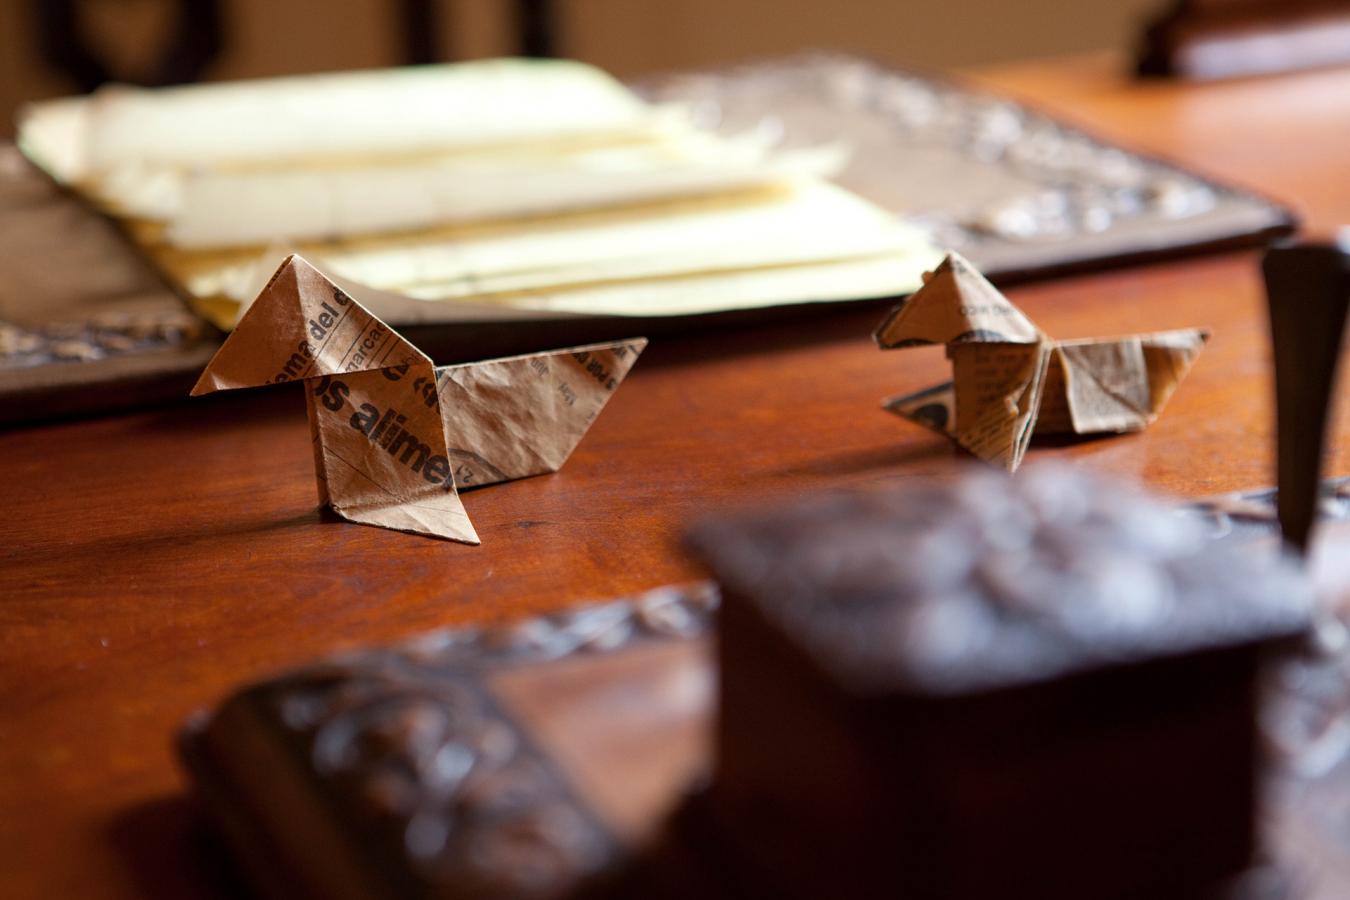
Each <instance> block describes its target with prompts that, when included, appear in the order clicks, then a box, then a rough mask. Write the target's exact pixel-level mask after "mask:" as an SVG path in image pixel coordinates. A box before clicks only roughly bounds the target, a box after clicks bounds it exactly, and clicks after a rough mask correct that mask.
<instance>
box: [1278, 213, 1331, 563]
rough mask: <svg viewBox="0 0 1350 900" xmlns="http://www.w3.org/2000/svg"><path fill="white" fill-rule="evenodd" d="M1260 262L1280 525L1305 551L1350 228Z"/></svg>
mask: <svg viewBox="0 0 1350 900" xmlns="http://www.w3.org/2000/svg"><path fill="white" fill-rule="evenodd" d="M1261 268H1262V271H1263V273H1264V274H1265V279H1266V299H1267V303H1268V305H1269V308H1270V335H1271V344H1272V346H1273V349H1274V358H1275V409H1276V435H1277V442H1278V462H1277V468H1276V483H1277V484H1278V485H1279V505H1278V512H1279V520H1280V530H1281V531H1282V532H1283V533H1284V539H1285V541H1286V542H1287V543H1289V544H1290V545H1291V546H1293V547H1294V548H1296V549H1297V550H1298V551H1299V552H1300V553H1304V554H1306V553H1307V550H1308V543H1309V538H1310V535H1311V532H1312V527H1313V521H1314V519H1315V518H1316V515H1317V505H1318V494H1319V485H1320V483H1321V475H1322V450H1323V446H1324V444H1325V442H1326V429H1327V418H1328V413H1329V411H1330V408H1331V398H1332V394H1333V392H1334V390H1335V386H1336V364H1337V360H1338V359H1339V357H1340V352H1341V338H1342V335H1343V333H1344V331H1345V318H1346V310H1347V308H1350V230H1344V231H1342V233H1341V238H1340V240H1339V241H1338V242H1337V243H1336V244H1289V245H1284V246H1277V247H1273V248H1271V249H1270V250H1269V251H1268V252H1267V253H1266V257H1265V259H1264V260H1263V262H1262V265H1261Z"/></svg>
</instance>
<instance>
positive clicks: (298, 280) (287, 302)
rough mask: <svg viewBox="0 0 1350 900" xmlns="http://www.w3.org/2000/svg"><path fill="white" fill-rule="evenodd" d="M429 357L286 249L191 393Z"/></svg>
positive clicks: (402, 365) (397, 364)
mask: <svg viewBox="0 0 1350 900" xmlns="http://www.w3.org/2000/svg"><path fill="white" fill-rule="evenodd" d="M419 363H421V364H424V365H427V366H430V365H431V360H430V359H428V358H427V356H426V355H425V354H423V353H422V352H421V351H420V350H418V349H417V348H416V347H414V346H413V345H412V344H409V343H408V342H407V341H406V340H404V339H403V338H402V337H400V336H399V335H397V334H396V333H394V331H393V330H391V329H390V328H389V326H387V325H385V324H384V323H383V322H381V321H380V320H379V319H377V318H376V317H375V316H374V315H372V314H371V313H370V312H369V311H368V310H367V309H365V307H363V306H361V304H360V303H358V302H356V301H355V300H353V299H352V298H351V297H350V296H348V295H347V294H346V293H344V292H343V291H342V290H341V289H340V288H339V287H337V286H336V285H335V284H333V283H332V282H331V281H329V280H328V279H327V278H325V277H324V276H323V274H322V273H321V272H319V270H318V269H315V268H314V267H313V266H312V265H310V264H309V263H308V262H306V261H305V260H304V259H302V258H301V257H299V256H289V257H287V258H286V260H285V262H283V263H282V264H281V266H280V267H279V268H278V269H277V271H276V273H275V274H274V275H273V276H272V279H271V281H269V282H268V283H267V286H266V287H264V288H263V289H262V291H261V292H260V293H259V294H258V297H257V299H255V300H254V301H253V304H252V305H251V306H249V308H248V312H246V313H245V314H244V316H243V318H242V319H240V320H239V324H238V325H236V326H235V328H234V331H233V332H231V334H230V336H229V337H228V338H227V339H226V340H225V343H224V344H223V345H222V346H221V348H220V350H218V351H217V352H216V355H215V356H214V357H212V359H211V362H210V363H209V364H208V365H207V367H206V370H205V371H203V372H202V375H201V378H199V379H198V380H197V384H196V386H195V387H193V389H192V394H193V395H194V396H196V395H198V394H208V393H211V392H212V391H222V390H231V389H233V388H247V387H258V386H261V385H266V384H280V383H283V382H287V381H299V380H302V379H305V378H313V377H316V376H323V375H338V374H349V373H352V372H366V371H370V370H373V369H391V368H402V369H404V370H406V369H407V367H409V366H412V365H417V364H419Z"/></svg>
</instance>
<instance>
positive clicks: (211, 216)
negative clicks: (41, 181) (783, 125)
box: [20, 60, 938, 328]
mask: <svg viewBox="0 0 1350 900" xmlns="http://www.w3.org/2000/svg"><path fill="white" fill-rule="evenodd" d="M20 145H21V147H22V148H23V150H24V152H25V153H27V154H28V155H29V157H30V158H32V159H34V160H35V161H36V162H38V163H39V164H40V165H42V166H43V167H44V168H46V169H47V171H49V172H50V173H51V174H52V175H53V176H54V177H56V178H57V179H58V180H59V181H61V182H63V183H65V184H67V185H70V186H71V187H72V188H74V189H75V190H77V191H78V192H80V193H81V194H82V195H83V196H84V197H86V198H87V199H88V200H89V201H90V202H91V203H93V204H95V205H96V206H98V207H99V208H100V209H102V210H104V211H105V212H107V213H109V214H110V215H112V216H114V217H115V218H117V219H118V220H119V221H120V222H121V223H122V224H123V225H124V226H125V227H126V229H127V230H128V232H129V233H130V234H131V235H132V237H133V238H134V239H135V241H136V242H137V243H138V244H139V246H140V247H141V248H142V249H143V250H144V252H145V253H147V254H148V255H149V256H150V258H151V259H153V260H154V261H155V262H156V264H157V265H158V266H159V267H160V269H161V270H162V271H163V272H164V273H166V274H167V275H168V276H169V277H170V279H171V280H172V281H174V282H175V283H176V284H177V285H178V286H179V287H180V288H182V290H183V291H184V292H185V293H186V294H187V295H188V296H189V297H190V298H191V299H192V301H193V303H194V306H195V307H196V308H197V309H198V311H199V312H201V313H203V314H204V315H206V316H207V317H208V318H210V319H211V320H212V321H214V322H215V323H216V324H218V325H221V326H222V327H227V328H228V327H231V326H232V325H233V324H234V323H235V322H236V321H237V320H238V318H239V316H240V315H241V314H242V311H243V309H244V308H245V307H246V306H247V303H248V301H249V300H250V299H251V298H252V297H253V296H254V295H255V294H256V293H257V291H258V290H259V288H260V287H261V286H262V285H263V284H264V283H265V282H266V281H267V278H268V276H269V275H270V274H271V272H272V271H274V270H275V268H276V266H277V265H279V264H280V262H281V261H282V260H284V259H285V258H286V257H287V256H288V255H289V254H290V253H292V252H302V253H304V255H305V256H306V257H307V258H309V259H311V260H313V261H314V262H315V263H316V264H318V265H321V266H322V268H323V269H324V271H325V272H326V273H329V274H330V275H332V276H334V277H335V278H337V279H338V280H340V281H341V283H342V284H343V286H344V288H345V289H347V290H348V291H350V292H351V294H352V296H354V297H356V298H357V299H359V300H361V301H362V302H363V303H365V304H366V305H368V306H369V307H370V308H371V309H372V311H374V312H377V313H379V314H380V315H381V316H382V317H384V318H386V319H387V320H388V321H391V322H396V323H400V324H403V323H413V322H462V321H471V320H481V319H485V318H486V319H493V320H511V319H530V318H539V317H541V316H543V317H555V318H556V317H567V316H576V315H622V316H654V315H659V316H668V315H686V314H697V313H705V312H715V311H722V310H727V309H742V308H747V307H756V306H766V305H779V304H788V303H800V302H810V301H830V300H855V299H863V298H868V297H885V296H894V295H899V294H904V293H907V292H909V291H910V290H913V289H914V288H915V287H917V286H918V284H919V274H920V273H921V272H922V271H923V269H924V268H927V267H931V266H932V265H933V264H935V263H936V262H937V258H938V256H937V254H936V251H934V249H933V248H932V247H931V245H930V244H929V243H928V241H927V239H926V237H925V235H924V233H923V232H921V231H920V230H918V229H916V228H914V227H912V226H909V225H907V224H905V223H903V222H901V221H899V220H897V219H896V218H895V217H894V216H893V215H892V214H889V213H887V212H885V211H882V210H881V209H879V208H877V207H875V206H873V205H872V204H870V203H868V202H867V201H864V200H862V199H861V198H859V197H857V196H856V195H853V194H851V193H849V192H847V191H845V190H844V189H842V188H839V187H836V186H834V185H832V184H829V183H828V182H827V181H826V180H825V178H826V177H828V176H829V175H830V174H832V173H833V172H835V171H837V170H838V169H839V167H840V166H841V165H843V163H844V162H845V161H846V159H847V155H848V148H847V147H844V146H837V145H833V144H825V145H821V146H816V147H806V148H797V149H792V150H781V149H776V148H775V147H774V146H772V143H771V142H768V141H766V140H765V139H763V138H762V137H761V136H757V135H755V134H753V133H752V134H747V135H743V136H739V137H724V136H716V135H713V134H711V133H709V132H706V131H703V130H701V129H699V128H697V127H695V125H694V124H693V120H692V117H691V116H690V115H689V114H688V112H687V111H685V110H681V109H678V108H671V107H657V106H653V105H651V104H648V103H646V102H644V101H642V100H641V99H639V98H638V97H637V96H636V95H634V94H633V93H632V92H630V91H629V90H628V89H627V88H626V87H624V86H623V85H621V84H620V83H618V82H617V81H615V80H614V79H612V78H610V77H609V76H608V75H606V74H604V73H603V72H600V71H599V70H597V69H594V68H591V67H589V66H585V65H582V64H580V63H575V62H568V61H561V60H494V61H486V62H474V63H458V64H452V65H444V66H427V67H420V68H414V69H400V70H387V71H377V72H358V73H343V74H334V75H318V76H303V77H294V78H282V79H269V80H261V81H252V82H236V83H228V84H208V85H193V86H188V87H179V88H169V89H158V90H145V89H133V88H125V87H118V88H114V89H107V90H103V91H100V92H98V93H96V94H94V95H92V96H91V97H88V98H71V99H67V100H60V101H52V102H48V103H41V104H35V105H33V106H31V107H29V109H28V110H27V111H26V112H25V114H24V115H23V117H22V121H21V127H20Z"/></svg>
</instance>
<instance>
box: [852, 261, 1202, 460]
mask: <svg viewBox="0 0 1350 900" xmlns="http://www.w3.org/2000/svg"><path fill="white" fill-rule="evenodd" d="M875 336H876V341H877V344H878V345H880V347H881V348H882V349H883V350H890V349H898V348H903V347H914V346H919V345H924V344H946V345H947V357H948V358H949V359H950V360H951V361H952V380H951V381H949V382H947V383H945V384H939V385H936V386H934V387H931V388H928V389H927V390H923V391H919V392H918V393H916V394H908V395H904V396H898V397H892V398H890V399H889V400H887V401H885V404H884V405H885V407H886V408H887V409H889V410H890V411H891V412H893V413H895V414H897V415H899V416H902V417H904V418H907V419H910V420H912V421H915V422H918V423H919V424H921V425H926V426H928V427H929V428H932V429H934V430H936V431H938V432H941V433H943V434H946V435H947V436H949V437H951V438H952V439H953V440H955V441H956V442H957V443H958V444H960V445H961V446H962V447H965V448H966V449H967V450H969V451H970V452H971V453H973V454H975V455H976V456H978V457H980V458H981V459H983V460H985V461H987V462H990V463H993V464H995V465H998V466H1002V467H1004V468H1006V469H1007V470H1008V471H1010V472H1011V471H1014V470H1016V469H1017V467H1018V465H1020V464H1021V462H1022V456H1023V454H1025V453H1026V449H1027V444H1028V442H1029V441H1030V440H1031V435H1032V433H1033V432H1038V433H1041V434H1054V433H1060V434H1064V433H1068V434H1092V433H1097V432H1123V431H1139V430H1140V429H1142V428H1144V427H1145V426H1147V425H1149V424H1150V423H1151V422H1153V420H1154V419H1156V418H1157V417H1158V414H1159V413H1160V412H1161V411H1162V408H1163V405H1164V404H1165V403H1167V400H1168V398H1169V397H1171V396H1172V392H1173V391H1174V390H1175V389H1176V386H1177V384H1178V383H1180V381H1181V379H1182V378H1184V377H1185V375H1186V373H1187V372H1188V371H1189V370H1190V368H1191V364H1192V363H1193V362H1194V361H1195V358H1196V356H1198V355H1199V353H1200V349H1201V347H1203V346H1204V343H1205V341H1206V340H1207V339H1208V338H1209V332H1208V331H1205V330H1204V329H1202V328H1183V329H1179V330H1176V331H1161V332H1156V333H1153V334H1136V335H1129V336H1125V337H1109V338H1087V339H1085V340H1075V341H1056V340H1052V339H1051V338H1049V337H1047V336H1046V335H1045V334H1043V333H1042V332H1041V330H1040V329H1039V328H1037V327H1036V326H1035V325H1033V324H1032V322H1031V320H1030V319H1028V318H1027V317H1026V316H1025V315H1024V314H1023V313H1022V311H1021V310H1020V309H1018V308H1017V307H1016V306H1013V305H1012V303H1011V302H1009V300H1008V298H1007V297H1004V296H1003V295H1002V294H1001V293H999V292H998V290H997V289H996V288H995V287H994V286H993V285H992V284H990V283H989V282H988V281H986V280H985V278H984V276H982V275H981V274H980V273H979V272H977V271H975V269H974V267H973V266H971V264H970V263H969V262H967V261H966V260H965V259H964V258H962V257H961V256H959V255H957V254H955V253H953V254H951V255H950V256H948V257H947V258H946V259H945V260H943V262H942V264H941V265H940V266H938V267H937V269H936V270H935V271H934V272H932V273H931V274H926V275H925V276H924V286H923V287H922V288H920V289H919V290H918V291H916V292H915V293H914V295H913V296H911V297H910V298H909V300H907V301H905V302H904V303H902V304H901V305H899V306H897V307H896V308H895V309H893V310H891V312H890V313H889V314H888V315H887V316H886V318H885V319H884V320H883V321H882V323H881V325H880V326H879V327H878V328H877V331H876V335H875Z"/></svg>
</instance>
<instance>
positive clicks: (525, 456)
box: [436, 338, 647, 489]
mask: <svg viewBox="0 0 1350 900" xmlns="http://www.w3.org/2000/svg"><path fill="white" fill-rule="evenodd" d="M646 346H647V340H646V338H629V339H627V340H622V341H614V342H611V343H607V344H591V345H588V346H585V347H570V348H568V349H566V350H554V351H552V352H549V353H534V354H529V355H526V356H510V357H505V358H503V359H489V360H486V361H484V362H475V363H467V364H465V365H458V366H442V367H440V368H438V369H437V370H436V386H437V391H438V393H439V396H440V404H441V410H442V415H443V416H444V417H445V438H446V443H447V444H448V445H449V447H450V450H449V452H450V458H451V459H452V460H454V463H455V482H456V483H457V484H458V485H459V487H460V488H461V489H462V488H466V487H478V486H481V485H485V484H495V483H496V482H499V481H510V480H513V479H516V478H527V477H529V476H531V475H542V474H545V473H548V472H556V471H557V470H558V469H559V468H561V467H562V464H563V463H564V462H566V461H567V458H568V457H569V456H571V454H572V451H573V450H574V449H575V448H576V446H577V444H578V443H580V442H581V438H582V437H583V436H584V435H585V434H586V431H587V430H588V429H589V428H590V427H591V422H593V421H594V420H595V417H596V416H597V415H599V414H600V410H601V409H603V408H604V406H605V404H606V403H608V402H609V398H610V396H612V395H613V393H614V390H615V389H616V388H617V387H618V386H619V382H621V381H623V379H624V376H625V375H627V374H628V370H629V369H631V368H632V367H633V363H635V362H637V358H638V354H639V353H641V352H642V349H643V348H644V347H646Z"/></svg>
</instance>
